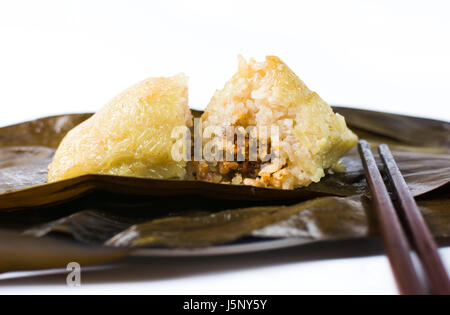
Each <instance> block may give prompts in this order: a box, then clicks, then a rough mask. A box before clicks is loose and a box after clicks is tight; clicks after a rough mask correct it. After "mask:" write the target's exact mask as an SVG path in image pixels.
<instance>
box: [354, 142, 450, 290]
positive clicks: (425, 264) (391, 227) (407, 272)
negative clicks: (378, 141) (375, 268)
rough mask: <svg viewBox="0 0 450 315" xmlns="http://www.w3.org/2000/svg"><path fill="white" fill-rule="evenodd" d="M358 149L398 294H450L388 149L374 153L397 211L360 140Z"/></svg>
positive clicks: (383, 147) (433, 248)
mask: <svg viewBox="0 0 450 315" xmlns="http://www.w3.org/2000/svg"><path fill="white" fill-rule="evenodd" d="M358 149H359V153H360V155H361V159H362V162H363V165H364V169H365V172H366V178H367V182H368V184H369V188H370V191H371V193H372V199H373V205H374V208H375V211H376V213H377V217H378V221H379V226H380V233H381V236H382V238H383V242H384V245H385V248H386V252H387V256H388V258H389V261H390V264H391V267H392V270H393V273H394V276H395V279H396V282H397V286H398V288H399V291H400V293H401V294H411V295H419V294H437V295H441V294H444V295H448V294H450V280H449V277H448V274H447V272H446V270H445V267H444V264H443V262H442V260H441V258H440V256H439V252H438V250H437V246H436V243H435V242H434V239H433V237H432V235H431V233H430V230H429V229H428V227H427V225H426V223H425V220H424V219H423V217H422V214H421V213H420V210H419V208H418V206H417V204H416V202H415V200H414V197H413V196H412V194H411V191H410V190H409V188H408V186H407V184H406V182H405V179H404V178H403V176H402V174H401V172H400V170H399V168H398V166H397V164H396V162H395V160H394V157H393V155H392V153H391V151H390V150H389V148H388V146H387V145H385V144H382V145H380V147H379V149H378V150H379V153H380V156H381V160H382V162H383V164H384V168H385V171H386V173H387V177H388V180H389V182H390V184H391V187H392V189H393V192H394V194H395V197H396V201H397V204H398V211H397V210H396V208H395V207H394V204H393V202H392V200H391V197H390V195H389V192H388V189H387V187H386V185H385V183H384V181H383V177H382V176H381V174H380V171H379V170H378V167H377V163H376V161H375V158H374V156H373V154H372V151H371V148H370V144H369V143H368V142H367V141H365V140H361V141H359V143H358ZM401 219H403V220H401ZM402 223H403V225H402ZM412 250H414V251H415V252H416V254H417V257H418V258H419V260H420V263H421V265H422V268H423V270H424V272H425V276H426V278H427V280H428V281H424V279H421V277H419V274H418V272H417V266H416V264H415V263H414V261H413V259H412V255H411V254H412ZM426 282H428V283H426Z"/></svg>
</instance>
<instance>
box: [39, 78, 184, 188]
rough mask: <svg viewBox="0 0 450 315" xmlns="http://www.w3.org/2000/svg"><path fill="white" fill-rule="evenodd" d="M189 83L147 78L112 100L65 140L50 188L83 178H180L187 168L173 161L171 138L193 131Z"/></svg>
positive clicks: (53, 166) (53, 165)
mask: <svg viewBox="0 0 450 315" xmlns="http://www.w3.org/2000/svg"><path fill="white" fill-rule="evenodd" d="M187 91H188V89H187V77H186V76H185V75H183V74H179V75H177V76H174V77H169V78H150V79H147V80H144V81H142V82H140V83H138V84H136V85H135V86H133V87H131V88H129V89H128V90H126V91H124V92H123V93H122V94H120V95H118V96H117V97H115V98H114V99H113V100H112V101H111V102H110V103H109V104H107V105H106V106H105V107H104V108H102V109H101V110H100V111H99V112H98V113H96V114H95V115H94V116H92V117H91V118H90V119H88V120H86V121H85V122H83V123H81V124H80V125H78V126H77V127H75V128H74V129H73V130H71V131H70V132H69V133H68V134H67V135H66V137H65V138H64V139H63V141H62V142H61V144H60V145H59V148H58V149H57V151H56V154H55V156H54V159H53V162H52V163H51V164H50V166H49V174H48V182H55V181H60V180H64V179H68V178H73V177H77V176H80V175H85V174H109V175H121V176H134V177H148V178H156V179H171V178H178V179H182V178H184V176H185V174H186V170H185V166H186V162H185V161H183V160H181V161H174V160H173V159H172V154H171V148H172V141H173V140H172V139H171V132H172V130H173V129H174V128H176V127H178V126H187V127H189V126H191V124H192V116H191V112H190V110H189V108H188V94H187Z"/></svg>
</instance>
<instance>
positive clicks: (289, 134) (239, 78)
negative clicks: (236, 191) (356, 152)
mask: <svg viewBox="0 0 450 315" xmlns="http://www.w3.org/2000/svg"><path fill="white" fill-rule="evenodd" d="M212 126H223V127H224V129H226V127H227V126H235V127H238V126H239V127H242V128H244V129H247V128H248V127H249V126H255V127H256V128H257V131H258V132H257V137H259V138H260V139H258V140H259V141H260V143H262V144H264V143H265V146H266V149H265V150H261V147H262V146H260V147H259V151H257V154H258V155H257V159H256V160H253V161H250V160H249V159H248V157H249V155H248V153H247V155H246V158H245V160H244V161H236V160H234V161H229V160H227V159H226V158H224V159H223V161H207V160H203V161H201V162H199V163H198V168H197V174H196V176H197V178H199V179H201V180H207V181H212V182H227V183H231V184H245V185H254V186H262V187H273V188H282V189H292V188H297V187H304V186H308V185H309V184H311V183H313V182H319V181H320V180H321V178H322V177H324V176H325V171H326V170H327V169H333V168H334V169H338V168H339V167H340V165H339V159H340V157H342V156H343V155H344V154H345V153H346V152H347V151H348V150H349V149H351V148H352V147H353V146H354V145H355V144H356V142H357V137H356V135H355V134H354V133H353V132H352V131H351V130H350V129H349V128H348V127H347V125H346V123H345V119H344V117H342V116H341V115H339V114H335V113H334V112H333V110H332V108H331V107H330V106H329V105H328V104H327V103H326V102H325V101H324V100H322V99H321V98H320V96H319V95H318V94H317V93H315V92H312V91H310V90H309V89H308V88H307V86H306V85H305V84H304V83H303V82H302V81H301V80H300V79H299V78H298V77H297V76H296V75H295V73H294V72H293V71H292V70H291V69H289V68H288V66H287V65H286V64H285V63H283V62H282V61H281V60H280V59H279V58H278V57H275V56H268V57H266V60H265V61H263V62H256V61H255V60H253V59H251V60H250V61H248V62H247V61H246V60H244V59H243V58H242V57H239V69H238V72H237V73H236V74H235V75H234V76H233V77H232V78H231V80H230V81H229V82H227V83H226V85H225V87H224V88H223V89H222V90H219V91H217V92H216V93H215V95H214V96H213V98H212V100H211V101H210V103H209V105H208V106H207V108H206V110H205V112H204V114H203V116H202V128H203V131H204V134H205V133H206V132H205V130H206V129H207V128H208V127H212ZM262 127H265V128H273V127H277V128H278V129H277V130H278V141H276V142H274V141H273V140H272V139H271V138H270V137H269V139H268V140H266V139H267V138H268V137H266V136H267V133H270V131H266V133H265V135H266V136H264V139H261V137H262V132H260V129H262ZM242 128H241V129H240V130H242ZM266 130H267V129H266ZM207 134H208V135H207V136H205V135H204V137H205V138H204V141H203V146H205V145H208V144H209V143H210V142H211V141H212V140H211V137H210V136H211V133H207ZM249 134H250V132H247V134H246V137H249ZM215 136H217V133H215ZM233 141H236V140H233ZM227 142H229V141H223V142H222V145H223V146H222V147H219V146H217V145H216V148H215V151H216V152H217V151H221V150H222V151H223V152H228V151H229V150H230V143H227ZM219 143H220V142H219ZM231 147H233V144H231ZM248 147H249V141H248V140H247V142H246V147H245V149H248ZM237 151H238V148H236V145H235V146H234V153H233V154H235V153H236V152H237ZM267 152H272V153H276V154H272V158H271V159H270V160H267V158H266V157H267V156H268V154H267ZM224 155H225V154H224Z"/></svg>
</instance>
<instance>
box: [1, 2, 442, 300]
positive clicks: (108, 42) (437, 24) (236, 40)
mask: <svg viewBox="0 0 450 315" xmlns="http://www.w3.org/2000/svg"><path fill="white" fill-rule="evenodd" d="M449 12H450V2H449V1H446V0H443V1H430V0H428V1H411V0H410V1H357V0H355V1H317V0H316V1H307V2H306V1H280V0H276V1H275V0H272V1H265V0H259V1H242V0H239V1H235V0H228V1H212V0H205V1H193V0H191V1H181V0H180V1H167V0H166V1H158V2H156V1H152V2H150V1H130V0H127V1H111V0H110V1H80V0H78V1H31V0H30V1H21V0H17V1H6V0H0V125H8V124H13V123H16V122H20V121H24V120H29V119H33V118H37V117H42V116H46V115H53V114H60V113H67V112H86V111H88V112H91V111H96V110H98V109H99V108H100V107H101V106H102V105H103V104H104V103H106V102H107V101H109V99H111V98H112V97H113V96H114V95H115V94H117V93H119V92H120V91H121V90H123V89H124V88H126V87H128V86H130V85H132V84H134V83H135V82H137V81H140V80H142V79H144V78H146V77H149V76H159V75H161V76H164V75H173V74H175V73H178V72H185V73H187V74H188V75H189V76H190V104H191V107H193V108H203V107H204V106H205V105H206V104H207V103H208V101H209V99H210V97H211V96H212V94H213V92H214V90H215V89H216V88H219V87H221V86H223V84H224V83H225V81H226V80H227V79H228V78H229V77H230V76H231V75H232V74H233V73H234V71H235V69H236V67H237V62H236V55H237V54H243V55H244V56H245V57H252V56H254V57H257V58H259V59H260V58H262V57H263V56H264V55H266V54H276V55H279V56H280V57H281V58H282V59H283V60H284V61H285V62H287V63H288V65H289V66H290V67H291V68H292V69H293V70H294V71H295V72H296V73H297V74H298V75H299V76H300V77H301V78H302V79H303V80H304V81H305V82H306V83H307V84H308V85H309V87H310V88H312V89H314V90H316V91H317V92H318V93H319V94H320V95H321V96H322V97H323V98H324V99H325V100H327V101H328V102H329V103H332V104H340V105H352V106H358V107H363V108H370V109H375V110H384V111H391V112H398V113H405V114H410V115H420V116H426V117H430V118H438V119H443V120H450V95H449V87H450V58H449V56H450V41H449V40H448V34H450V19H449ZM443 253H444V255H445V257H446V259H447V261H449V260H450V249H447V250H444V251H443ZM297 255H298V253H297V252H296V251H295V250H285V251H282V256H281V257H282V258H280V259H281V262H280V261H278V260H277V258H274V257H272V256H271V254H261V255H256V256H254V255H248V256H246V255H244V256H239V257H234V258H233V257H229V258H226V259H224V262H222V260H221V259H219V258H217V259H214V258H208V259H206V260H202V259H198V260H196V261H195V262H191V263H190V264H189V266H190V268H193V269H195V270H196V272H187V271H186V270H185V269H186V268H184V267H182V266H179V265H178V264H177V262H174V261H171V262H170V263H169V266H166V263H167V261H159V262H153V261H150V262H148V261H143V262H142V261H136V260H132V261H129V262H126V264H125V265H126V266H127V267H126V268H130V269H131V270H134V271H132V272H131V276H130V273H129V272H126V271H124V270H123V269H120V267H119V271H120V270H121V272H116V271H113V272H112V275H110V274H109V273H108V272H107V271H103V272H102V273H100V275H98V276H96V274H98V273H97V272H96V271H90V272H89V273H88V274H89V275H90V277H91V278H92V279H94V280H92V281H91V282H90V283H88V284H85V285H84V286H83V287H82V288H81V289H80V290H78V291H68V289H64V288H65V287H64V277H62V276H61V277H59V278H58V276H55V277H53V278H52V277H50V279H48V277H44V278H31V279H29V280H20V281H12V280H9V281H6V282H5V281H3V282H0V285H2V284H6V285H7V286H2V287H0V293H61V292H67V293H80V292H85V293H95V292H102V293H108V292H109V293H135V292H136V293H161V294H163V293H189V294H196V293H198V294H202V293H217V294H219V293H234V294H238V293H255V294H256V293H265V294H267V293H370V292H374V293H395V288H394V285H393V282H392V277H391V275H390V271H389V266H388V264H387V262H386V259H385V257H384V256H375V257H367V258H351V259H337V258H335V259H327V258H326V257H327V251H325V250H324V251H319V253H318V255H319V256H320V255H325V258H324V259H320V260H317V259H314V260H313V261H302V260H301V259H300V260H299V261H297V260H296V259H295V258H299V257H298V256H297ZM255 257H256V258H255ZM292 257H293V258H292ZM259 259H262V260H264V261H266V260H268V261H269V262H273V263H272V264H271V263H267V264H264V263H262V262H261V261H260V260H259ZM211 260H212V262H211ZM147 263H148V265H147ZM180 264H181V262H180ZM211 265H212V267H210V266H211ZM216 265H218V267H217V266H216ZM234 265H236V266H237V267H236V270H234V268H233V267H230V266H234ZM200 267H204V268H206V269H207V270H208V272H204V273H203V272H200V271H199V269H200ZM122 268H125V267H122ZM183 268H184V269H183ZM171 272H173V274H171ZM159 273H161V274H163V276H162V277H159V276H158V274H159ZM140 274H142V279H141V278H140ZM102 277H103V278H102ZM109 277H112V278H113V280H112V281H111V279H110V278H109ZM61 279H62V280H61ZM102 279H103V280H104V281H102ZM8 284H9V285H8ZM11 284H14V285H11ZM62 289H64V290H63V291H61V290H62Z"/></svg>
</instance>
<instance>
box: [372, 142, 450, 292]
mask: <svg viewBox="0 0 450 315" xmlns="http://www.w3.org/2000/svg"><path fill="white" fill-rule="evenodd" d="M378 151H379V152H380V156H381V159H382V161H383V164H384V167H385V170H386V173H387V175H388V178H389V181H390V182H391V185H392V187H393V190H394V192H395V195H396V197H397V201H398V205H399V210H400V211H402V218H404V221H405V224H406V225H407V232H408V235H409V236H410V239H411V242H412V244H413V247H414V249H415V251H416V253H417V255H418V257H419V259H420V261H421V263H422V266H423V268H424V270H425V273H426V275H427V277H428V280H429V282H430V287H431V290H432V293H433V294H439V295H449V294H450V280H449V277H448V274H447V272H446V269H445V266H444V264H443V262H442V260H441V257H440V256H439V252H438V249H437V246H436V243H435V241H434V239H433V236H432V235H431V232H430V230H429V229H428V227H427V225H426V223H425V220H424V218H423V216H422V214H421V213H420V211H419V208H418V207H417V204H416V202H415V200H414V197H413V196H412V194H411V191H410V190H409V188H408V185H407V184H406V181H405V179H404V178H403V176H402V174H401V172H400V170H399V168H398V166H397V164H396V162H395V159H394V157H393V155H392V153H391V151H390V150H389V148H388V146H387V145H385V144H382V145H380V147H379V148H378Z"/></svg>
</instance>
